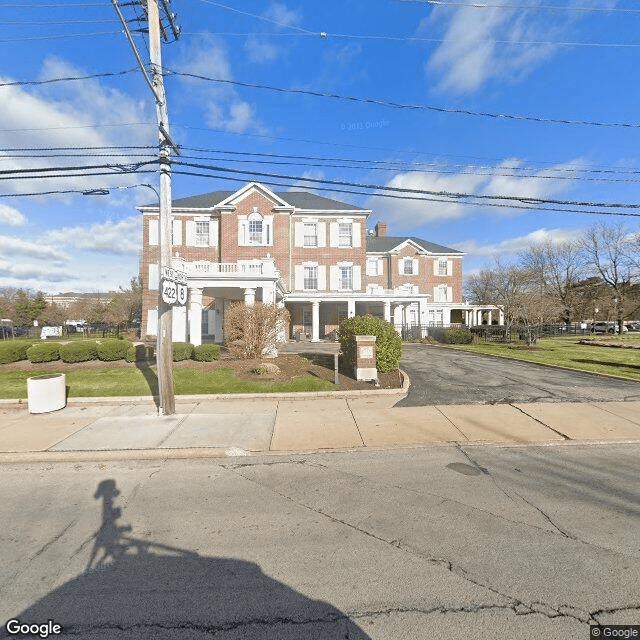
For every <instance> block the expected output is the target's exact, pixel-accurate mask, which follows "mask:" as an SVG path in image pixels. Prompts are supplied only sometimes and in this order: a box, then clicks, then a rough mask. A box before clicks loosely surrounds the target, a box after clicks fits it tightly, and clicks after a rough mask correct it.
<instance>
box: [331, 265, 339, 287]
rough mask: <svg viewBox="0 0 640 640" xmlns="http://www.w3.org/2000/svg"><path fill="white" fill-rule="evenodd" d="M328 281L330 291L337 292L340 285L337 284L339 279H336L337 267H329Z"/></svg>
mask: <svg viewBox="0 0 640 640" xmlns="http://www.w3.org/2000/svg"><path fill="white" fill-rule="evenodd" d="M329 281H330V287H331V291H338V289H339V288H340V286H339V285H340V283H339V279H338V267H337V266H334V265H332V266H330V267H329Z"/></svg>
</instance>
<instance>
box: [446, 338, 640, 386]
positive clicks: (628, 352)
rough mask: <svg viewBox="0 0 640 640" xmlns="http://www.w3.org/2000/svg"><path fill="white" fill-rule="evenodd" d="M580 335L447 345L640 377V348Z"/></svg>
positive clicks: (616, 374) (633, 377) (526, 359)
mask: <svg viewBox="0 0 640 640" xmlns="http://www.w3.org/2000/svg"><path fill="white" fill-rule="evenodd" d="M579 339H580V338H576V337H570V338H543V339H541V340H539V341H538V344H537V345H535V347H534V348H533V349H527V348H525V347H523V346H522V345H520V344H503V343H499V342H478V343H476V344H461V345H447V346H448V347H450V348H453V349H459V350H461V351H472V352H474V353H484V354H487V355H492V356H503V357H508V358H514V359H516V360H525V361H527V362H536V363H538V364H552V365H556V366H560V367H568V368H569V369H575V370H577V371H591V372H594V373H607V374H610V375H615V376H621V377H623V378H630V379H632V380H640V350H636V349H612V348H608V347H598V346H596V345H583V344H578V340H579Z"/></svg>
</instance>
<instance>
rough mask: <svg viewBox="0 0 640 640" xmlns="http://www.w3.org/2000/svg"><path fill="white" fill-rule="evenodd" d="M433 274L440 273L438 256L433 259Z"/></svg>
mask: <svg viewBox="0 0 640 640" xmlns="http://www.w3.org/2000/svg"><path fill="white" fill-rule="evenodd" d="M433 275H434V276H437V275H438V259H437V258H436V259H435V260H434V261H433Z"/></svg>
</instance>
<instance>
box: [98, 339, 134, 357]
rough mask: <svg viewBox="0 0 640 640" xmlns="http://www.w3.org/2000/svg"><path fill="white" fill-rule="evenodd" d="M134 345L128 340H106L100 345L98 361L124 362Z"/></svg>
mask: <svg viewBox="0 0 640 640" xmlns="http://www.w3.org/2000/svg"><path fill="white" fill-rule="evenodd" d="M131 346H132V344H131V343H130V342H127V341H126V340H115V339H114V340H104V341H103V342H101V343H100V344H98V359H99V360H103V361H104V362H112V361H114V360H124V359H125V358H126V357H127V350H128V349H129V347H131Z"/></svg>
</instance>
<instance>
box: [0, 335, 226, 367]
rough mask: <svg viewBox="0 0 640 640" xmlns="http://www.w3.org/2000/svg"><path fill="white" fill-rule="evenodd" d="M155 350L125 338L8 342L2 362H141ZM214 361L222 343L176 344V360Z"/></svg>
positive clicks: (1, 353) (0, 347)
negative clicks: (62, 341) (32, 342)
mask: <svg viewBox="0 0 640 640" xmlns="http://www.w3.org/2000/svg"><path fill="white" fill-rule="evenodd" d="M153 354H154V349H153V347H148V346H146V345H143V344H138V345H134V344H132V343H131V342H128V341H126V340H117V339H114V340H103V341H102V342H95V341H82V342H70V343H68V344H60V343H59V342H40V343H36V344H31V343H28V342H9V343H3V344H0V364H11V363H12V362H19V361H20V360H27V359H28V360H29V362H32V363H40V362H54V361H56V360H62V361H63V362H66V363H68V364H73V363H76V362H87V361H89V360H96V359H97V360H102V361H103V362H113V361H116V360H127V362H138V361H141V360H149V359H151V358H153ZM190 358H193V359H194V360H197V361H198V362H212V361H214V360H219V359H220V346H219V345H217V344H201V345H199V346H197V347H194V346H193V345H192V344H189V343H187V342H175V343H174V344H173V361H174V362H180V361H181V360H189V359H190Z"/></svg>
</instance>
